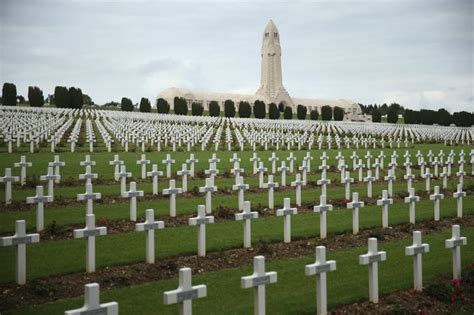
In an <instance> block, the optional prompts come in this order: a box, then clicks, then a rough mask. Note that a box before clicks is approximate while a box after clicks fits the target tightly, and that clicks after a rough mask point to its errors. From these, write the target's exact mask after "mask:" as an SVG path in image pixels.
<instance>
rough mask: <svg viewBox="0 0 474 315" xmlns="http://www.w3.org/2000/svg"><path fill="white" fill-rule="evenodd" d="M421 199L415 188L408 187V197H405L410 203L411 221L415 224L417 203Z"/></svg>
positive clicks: (406, 201)
mask: <svg viewBox="0 0 474 315" xmlns="http://www.w3.org/2000/svg"><path fill="white" fill-rule="evenodd" d="M418 201H420V197H419V196H416V195H415V188H413V187H412V188H410V189H408V197H405V203H408V204H409V208H410V209H409V211H410V223H411V224H415V217H416V216H415V204H416V202H418Z"/></svg>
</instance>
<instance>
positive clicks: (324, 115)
mask: <svg viewBox="0 0 474 315" xmlns="http://www.w3.org/2000/svg"><path fill="white" fill-rule="evenodd" d="M321 119H322V120H326V121H327V120H332V107H331V106H329V105H324V106H323V107H321Z"/></svg>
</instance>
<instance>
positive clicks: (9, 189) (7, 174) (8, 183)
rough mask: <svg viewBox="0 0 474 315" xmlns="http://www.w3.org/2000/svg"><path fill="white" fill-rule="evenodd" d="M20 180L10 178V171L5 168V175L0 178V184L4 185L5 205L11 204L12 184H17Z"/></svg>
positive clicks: (13, 177) (15, 177)
mask: <svg viewBox="0 0 474 315" xmlns="http://www.w3.org/2000/svg"><path fill="white" fill-rule="evenodd" d="M19 180H20V178H19V177H18V176H12V169H11V168H6V169H5V175H3V176H2V177H0V183H5V204H7V205H8V204H11V203H12V183H13V182H18V181H19Z"/></svg>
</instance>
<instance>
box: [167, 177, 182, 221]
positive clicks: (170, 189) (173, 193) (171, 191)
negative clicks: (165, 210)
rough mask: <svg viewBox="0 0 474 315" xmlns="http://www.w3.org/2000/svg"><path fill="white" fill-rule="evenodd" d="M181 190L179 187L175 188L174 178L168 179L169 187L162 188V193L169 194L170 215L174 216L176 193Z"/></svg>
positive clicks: (179, 192)
mask: <svg viewBox="0 0 474 315" xmlns="http://www.w3.org/2000/svg"><path fill="white" fill-rule="evenodd" d="M182 192H183V190H182V189H181V188H176V181H175V180H174V179H170V187H168V188H166V189H163V195H170V217H173V218H174V217H176V195H177V194H181V193H182Z"/></svg>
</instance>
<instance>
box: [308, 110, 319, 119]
mask: <svg viewBox="0 0 474 315" xmlns="http://www.w3.org/2000/svg"><path fill="white" fill-rule="evenodd" d="M318 118H319V112H318V110H317V109H313V110H312V111H311V112H310V113H309V119H311V120H318Z"/></svg>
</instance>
